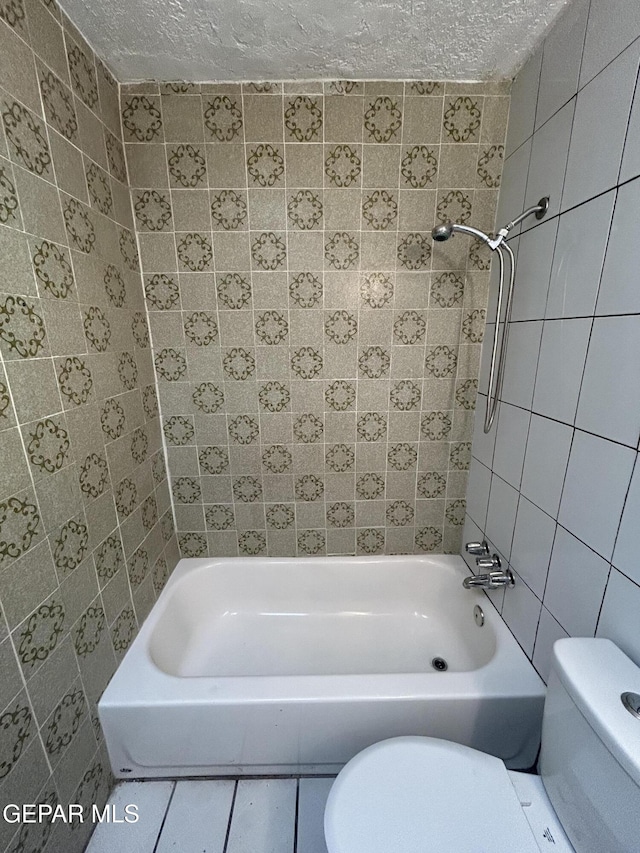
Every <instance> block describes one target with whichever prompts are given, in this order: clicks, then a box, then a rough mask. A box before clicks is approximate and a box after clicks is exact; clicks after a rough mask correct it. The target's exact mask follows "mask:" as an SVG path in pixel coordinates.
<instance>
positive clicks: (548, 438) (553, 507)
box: [521, 415, 573, 518]
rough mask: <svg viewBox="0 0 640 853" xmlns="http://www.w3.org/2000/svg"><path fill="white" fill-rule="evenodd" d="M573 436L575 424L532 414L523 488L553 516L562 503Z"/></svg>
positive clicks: (523, 492) (525, 493)
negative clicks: (571, 425)
mask: <svg viewBox="0 0 640 853" xmlns="http://www.w3.org/2000/svg"><path fill="white" fill-rule="evenodd" d="M572 436H573V430H572V428H571V427H568V426H566V425H565V424H560V423H558V422H557V421H550V420H548V419H547V418H541V417H540V416H539V415H532V416H531V426H530V428H529V439H528V441H527V450H526V453H525V457H524V471H523V474H522V485H521V490H522V494H523V495H526V496H527V497H528V498H529V499H530V500H532V501H533V502H534V503H535V504H537V505H538V506H539V507H541V508H542V509H543V510H544V511H545V512H547V513H548V514H549V515H551V516H553V517H554V518H555V517H556V515H557V514H558V507H559V506H560V495H561V494H562V484H563V483H564V475H565V472H566V470H567V462H568V461H569V451H570V449H571V438H572Z"/></svg>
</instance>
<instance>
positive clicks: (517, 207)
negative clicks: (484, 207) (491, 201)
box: [496, 97, 531, 236]
mask: <svg viewBox="0 0 640 853" xmlns="http://www.w3.org/2000/svg"><path fill="white" fill-rule="evenodd" d="M511 103H512V104H515V101H514V100H513V97H512V100H511ZM530 159H531V140H530V139H529V140H528V141H527V142H525V144H524V145H521V146H520V148H518V150H517V151H514V152H513V154H512V155H511V156H510V157H508V158H507V159H506V160H505V162H504V168H503V170H502V179H501V181H500V197H499V199H498V212H497V214H496V228H501V227H502V226H503V225H506V224H507V222H511V220H512V219H515V218H516V216H518V215H519V214H520V213H522V211H523V210H524V193H525V190H526V187H527V173H528V172H529V160H530ZM520 227H521V226H519V225H518V227H517V228H514V229H513V231H512V232H511V234H513V235H514V236H515V235H516V234H517V233H518V232H519V230H520Z"/></svg>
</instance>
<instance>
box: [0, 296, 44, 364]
mask: <svg viewBox="0 0 640 853" xmlns="http://www.w3.org/2000/svg"><path fill="white" fill-rule="evenodd" d="M46 334H47V333H46V329H45V325H44V320H43V319H42V317H41V316H40V314H38V312H37V311H36V303H34V302H31V301H28V300H26V299H24V298H23V297H22V296H7V297H6V298H5V300H4V303H2V302H0V341H1V342H2V344H4V346H2V352H3V353H4V356H5V358H35V357H36V356H37V355H39V354H44V353H41V350H42V349H43V347H44V346H45V343H44V341H45V338H46Z"/></svg>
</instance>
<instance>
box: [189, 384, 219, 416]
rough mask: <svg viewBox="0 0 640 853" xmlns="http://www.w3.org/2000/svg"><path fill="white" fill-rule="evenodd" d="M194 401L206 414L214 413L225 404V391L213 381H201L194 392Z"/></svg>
mask: <svg viewBox="0 0 640 853" xmlns="http://www.w3.org/2000/svg"><path fill="white" fill-rule="evenodd" d="M193 402H194V405H195V406H196V408H198V409H200V411H201V412H204V414H205V415H213V414H215V413H216V412H217V411H219V410H220V408H221V407H222V405H223V404H224V393H223V391H222V390H221V389H220V388H218V386H217V385H214V384H213V382H201V383H200V384H199V385H197V386H196V388H195V390H194V392H193Z"/></svg>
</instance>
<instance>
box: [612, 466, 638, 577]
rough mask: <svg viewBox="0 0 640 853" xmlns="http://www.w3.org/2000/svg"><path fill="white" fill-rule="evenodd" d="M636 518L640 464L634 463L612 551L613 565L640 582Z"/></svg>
mask: <svg viewBox="0 0 640 853" xmlns="http://www.w3.org/2000/svg"><path fill="white" fill-rule="evenodd" d="M638 519H640V465H639V464H638V459H637V457H636V465H635V468H634V471H633V477H632V478H631V486H630V487H629V494H628V495H627V499H626V501H625V504H624V512H623V513H622V520H621V522H620V530H619V531H618V538H617V539H616V547H615V550H614V552H613V561H612V562H613V565H614V566H616V568H618V569H620V570H621V571H623V572H624V573H625V574H626V575H629V577H630V578H631V580H633V581H635V582H636V583H640V559H638Z"/></svg>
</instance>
